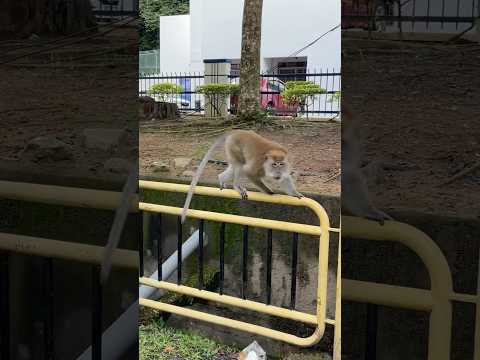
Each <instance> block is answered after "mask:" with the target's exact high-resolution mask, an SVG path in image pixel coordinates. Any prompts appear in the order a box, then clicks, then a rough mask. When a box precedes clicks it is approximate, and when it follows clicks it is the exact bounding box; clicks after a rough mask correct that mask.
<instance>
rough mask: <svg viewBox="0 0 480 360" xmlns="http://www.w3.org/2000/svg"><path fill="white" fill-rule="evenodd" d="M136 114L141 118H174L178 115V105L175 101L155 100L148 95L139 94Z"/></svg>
mask: <svg viewBox="0 0 480 360" xmlns="http://www.w3.org/2000/svg"><path fill="white" fill-rule="evenodd" d="M139 100H140V108H139V110H138V115H139V116H140V118H143V119H150V120H153V119H156V120H164V119H176V118H178V117H179V116H180V112H179V111H178V106H177V104H175V103H167V102H157V101H155V100H154V99H153V98H151V97H150V96H141V97H140V98H139Z"/></svg>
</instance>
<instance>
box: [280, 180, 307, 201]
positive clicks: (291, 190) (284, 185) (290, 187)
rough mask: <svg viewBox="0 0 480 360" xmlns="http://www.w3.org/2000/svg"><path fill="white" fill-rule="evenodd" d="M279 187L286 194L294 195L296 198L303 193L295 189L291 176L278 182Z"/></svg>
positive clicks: (300, 196)
mask: <svg viewBox="0 0 480 360" xmlns="http://www.w3.org/2000/svg"><path fill="white" fill-rule="evenodd" d="M280 188H281V190H282V191H283V192H285V193H286V194H287V195H290V196H295V197H297V198H302V197H303V195H302V194H301V193H299V192H298V191H297V189H296V188H295V185H294V184H293V181H292V178H291V177H287V178H285V179H284V180H282V182H280Z"/></svg>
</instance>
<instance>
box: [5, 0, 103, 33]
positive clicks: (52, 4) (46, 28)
mask: <svg viewBox="0 0 480 360" xmlns="http://www.w3.org/2000/svg"><path fill="white" fill-rule="evenodd" d="M0 14H2V15H1V18H0V33H2V34H9V35H11V36H19V37H27V36H29V35H31V34H46V33H50V34H69V33H73V32H76V31H82V30H85V29H87V28H94V27H95V26H96V21H95V18H94V16H93V12H92V5H91V3H90V0H70V1H65V0H16V1H8V2H7V1H5V2H2V4H1V5H0Z"/></svg>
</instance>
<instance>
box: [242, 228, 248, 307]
mask: <svg viewBox="0 0 480 360" xmlns="http://www.w3.org/2000/svg"><path fill="white" fill-rule="evenodd" d="M247 261H248V226H247V225H244V226H243V256H242V299H244V300H245V299H246V298H247V280H248V268H247Z"/></svg>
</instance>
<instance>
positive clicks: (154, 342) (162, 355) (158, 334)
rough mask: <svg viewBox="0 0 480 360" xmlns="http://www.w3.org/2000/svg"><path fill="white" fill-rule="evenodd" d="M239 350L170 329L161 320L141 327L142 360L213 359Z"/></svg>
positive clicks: (140, 345)
mask: <svg viewBox="0 0 480 360" xmlns="http://www.w3.org/2000/svg"><path fill="white" fill-rule="evenodd" d="M236 352H238V350H236V349H234V348H232V347H229V346H225V345H221V344H217V343H215V342H214V341H212V340H210V339H208V338H205V337H203V336H199V335H195V334H191V333H189V332H186V331H181V330H177V329H173V328H169V327H167V326H166V325H165V323H164V322H163V321H162V320H161V319H157V320H155V321H153V322H152V323H151V324H148V325H140V329H139V355H140V356H139V358H140V359H141V360H170V359H185V360H186V359H188V360H204V359H212V358H214V357H215V356H217V354H219V353H232V354H233V353H236Z"/></svg>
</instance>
